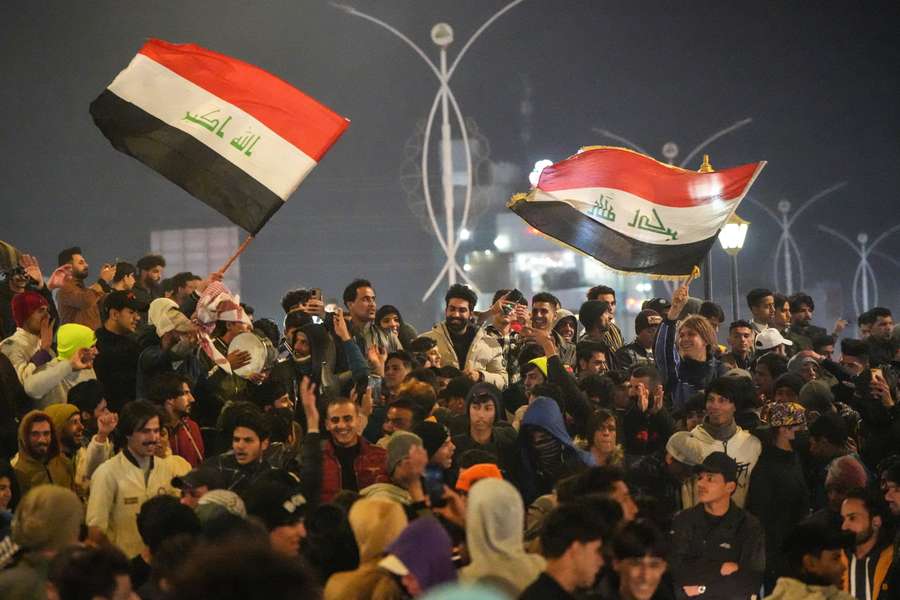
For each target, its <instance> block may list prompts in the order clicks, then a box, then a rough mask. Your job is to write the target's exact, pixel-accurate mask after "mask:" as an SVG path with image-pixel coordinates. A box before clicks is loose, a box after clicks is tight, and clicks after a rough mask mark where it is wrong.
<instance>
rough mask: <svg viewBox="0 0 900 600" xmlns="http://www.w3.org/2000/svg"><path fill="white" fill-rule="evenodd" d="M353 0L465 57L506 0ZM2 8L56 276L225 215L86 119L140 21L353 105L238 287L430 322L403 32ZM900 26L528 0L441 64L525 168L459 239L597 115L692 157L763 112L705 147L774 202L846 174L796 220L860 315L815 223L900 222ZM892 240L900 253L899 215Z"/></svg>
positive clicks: (485, 232)
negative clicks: (367, 303) (67, 266)
mask: <svg viewBox="0 0 900 600" xmlns="http://www.w3.org/2000/svg"><path fill="white" fill-rule="evenodd" d="M347 3H348V4H352V5H353V6H355V7H356V8H358V9H359V10H363V11H365V12H367V13H369V14H372V15H373V16H376V17H378V18H381V19H384V20H385V21H387V22H389V23H391V24H392V25H394V26H395V27H397V28H398V29H399V30H400V31H402V32H404V33H406V34H408V35H409V36H410V37H411V38H412V39H413V40H414V41H415V42H416V43H418V44H420V45H421V46H422V47H423V48H424V49H425V51H426V52H427V53H429V56H430V57H431V58H432V59H435V60H436V59H437V48H436V47H435V46H434V45H433V44H432V42H431V41H430V38H429V31H430V28H431V25H432V24H434V23H436V22H438V21H446V22H448V23H450V24H451V25H452V26H453V27H454V29H455V35H456V41H455V43H454V44H453V45H452V46H451V47H450V49H449V56H450V58H451V59H452V58H453V57H454V56H455V55H456V53H457V52H458V51H459V49H460V48H461V47H462V44H463V43H464V42H465V40H466V39H468V37H469V36H470V35H471V34H472V33H473V32H474V31H475V29H477V28H478V26H479V25H480V24H481V23H482V22H484V21H485V20H486V19H487V18H488V17H490V16H491V15H492V14H493V13H494V12H496V11H497V10H499V9H500V8H501V7H503V6H505V4H506V2H496V1H493V0H427V1H426V0H418V1H413V0H403V1H401V0H379V1H378V2H371V1H370V2H364V1H362V0H347ZM5 9H6V10H4V18H3V19H2V20H0V48H2V51H3V52H2V56H3V57H4V58H3V61H4V69H3V72H4V93H3V94H2V95H0V108H2V111H3V114H4V116H5V120H6V122H7V125H6V127H5V128H4V129H3V132H2V133H0V136H2V141H3V147H4V148H5V152H4V157H3V160H2V162H0V165H2V166H0V169H2V173H3V177H2V179H3V183H4V185H3V187H4V189H3V192H2V198H3V215H4V216H3V227H2V229H0V239H4V240H6V241H9V242H11V243H13V244H14V245H16V246H17V247H19V248H20V249H21V250H22V251H25V252H30V253H33V254H36V255H37V256H38V258H39V259H40V261H41V265H42V266H43V268H44V271H45V272H46V273H49V272H50V271H51V270H52V269H53V268H54V267H55V257H56V253H57V252H58V251H59V250H60V249H61V248H63V247H65V246H69V245H74V244H80V245H81V246H82V247H83V248H84V251H85V254H86V257H87V258H88V260H89V262H91V263H92V265H93V266H94V268H93V269H92V272H93V273H94V274H96V273H97V272H98V267H99V265H100V264H101V263H102V262H105V261H111V260H112V259H113V258H114V257H116V256H118V257H132V258H133V259H137V258H138V257H139V256H140V255H141V254H143V253H144V252H145V251H146V250H147V249H148V248H149V244H150V231H151V230H154V229H167V228H179V227H208V226H223V225H228V222H227V221H226V220H225V219H224V218H223V217H221V216H220V215H218V214H217V213H215V212H214V211H213V210H211V209H209V208H207V207H206V206H205V205H204V204H202V203H201V202H199V201H197V200H195V199H193V198H191V197H190V196H189V195H187V194H186V193H185V192H183V191H182V190H181V189H180V188H178V187H176V186H174V185H173V184H171V183H169V182H168V181H166V180H164V179H163V178H162V177H160V176H159V175H157V174H156V173H154V172H153V171H151V170H149V169H148V168H146V167H144V166H143V165H142V164H140V163H138V162H137V161H135V160H133V159H131V158H129V157H127V156H125V155H123V154H120V153H118V152H116V151H114V150H113V149H112V147H111V146H110V145H109V143H108V142H107V141H106V139H105V138H104V137H103V136H102V135H101V134H100V132H99V131H98V130H97V129H96V128H95V127H94V125H93V123H92V121H91V119H90V116H89V114H88V105H89V103H90V102H91V101H92V100H93V99H94V98H95V97H96V96H97V95H98V94H99V93H100V92H101V91H102V90H103V89H104V88H105V86H106V85H107V84H108V83H109V82H110V81H111V80H112V78H113V77H114V76H115V75H116V74H117V73H118V72H119V71H120V70H121V69H123V68H124V67H125V66H126V65H127V64H128V62H129V61H130V59H131V58H132V57H133V56H134V54H135V53H136V51H137V50H138V48H139V47H140V46H141V45H142V43H143V41H144V40H145V39H146V38H149V37H159V38H162V39H165V40H168V41H172V42H195V43H197V44H200V45H203V46H206V47H208V48H211V49H213V50H216V51H219V52H222V53H225V54H229V55H232V56H235V57H239V58H241V59H243V60H246V61H248V62H251V63H254V64H256V65H259V66H260V67H262V68H264V69H266V70H268V71H270V72H272V73H274V74H277V75H279V76H280V77H282V78H284V79H285V80H287V81H288V82H290V83H292V84H293V85H295V86H297V87H298V88H300V89H301V90H303V91H305V92H306V93H308V94H310V95H312V96H313V97H315V98H317V99H318V100H320V101H322V102H324V103H325V104H327V105H328V106H330V107H331V108H332V109H334V110H335V111H337V112H339V113H341V114H343V115H345V116H347V117H349V118H350V119H351V121H352V124H351V126H350V128H349V130H348V131H347V133H346V134H345V135H344V137H343V138H342V139H341V140H339V142H338V143H337V144H336V145H335V147H334V148H333V149H332V151H331V152H330V153H329V154H328V155H327V156H326V157H325V158H324V160H323V161H322V162H321V164H320V165H319V166H318V167H317V168H316V169H315V170H314V171H313V172H312V174H311V175H310V176H309V177H308V178H307V180H306V181H305V182H304V183H303V184H302V185H301V187H300V188H299V190H298V191H297V192H296V193H295V195H294V196H293V197H292V198H291V200H290V201H289V202H288V203H287V205H286V206H285V207H284V208H283V209H282V210H281V211H280V212H279V213H278V214H276V215H275V217H274V218H273V219H272V220H271V221H270V223H269V225H267V226H266V228H265V229H264V230H263V231H262V232H261V233H260V235H259V236H258V237H257V239H256V240H255V241H254V242H253V244H252V245H251V247H250V249H249V250H248V251H247V253H246V254H245V255H244V257H243V258H242V265H241V269H242V278H243V284H242V287H243V297H244V299H245V300H246V301H247V302H249V303H250V304H252V305H254V306H256V307H257V308H258V309H259V313H260V314H261V315H268V316H272V317H276V318H277V319H278V320H279V321H280V317H281V314H280V309H278V308H277V302H278V300H279V298H280V296H281V294H282V292H283V291H284V290H285V289H288V288H289V287H295V286H297V285H309V286H317V287H321V288H323V289H324V290H325V291H326V294H327V295H329V296H336V295H339V294H340V291H341V290H342V289H343V286H344V285H345V284H346V283H347V282H348V281H349V280H350V279H352V278H353V277H355V276H366V277H368V278H369V279H371V280H372V281H373V283H374V284H375V286H376V289H377V291H378V294H379V301H380V303H391V304H395V305H397V306H398V307H399V308H400V309H401V311H402V312H403V313H404V315H405V316H406V318H407V320H410V321H412V322H413V324H415V325H417V326H418V327H419V328H420V329H421V328H424V327H425V326H430V320H431V318H432V317H433V316H434V309H435V305H433V304H432V305H428V306H422V305H421V304H420V302H419V300H420V298H421V294H422V292H423V291H424V289H425V288H426V287H427V286H428V284H429V283H430V282H431V280H432V279H433V277H434V274H435V273H436V268H437V267H438V266H439V256H438V254H437V250H438V248H437V244H436V242H434V241H433V239H432V238H431V237H430V235H429V234H428V233H427V232H425V230H424V229H422V227H421V226H420V225H419V222H418V220H417V219H416V217H415V216H414V215H413V214H412V212H411V211H410V209H409V207H408V206H407V199H406V197H405V196H404V194H403V192H402V190H401V186H400V175H401V163H402V162H403V157H404V145H405V144H406V143H407V142H408V140H410V139H411V137H412V136H413V135H414V134H415V131H416V124H417V122H420V121H421V120H423V119H424V118H425V117H426V116H427V111H428V109H429V107H430V105H431V101H432V99H433V97H434V94H435V91H436V89H437V82H436V80H435V78H434V77H433V75H432V74H431V73H430V72H429V71H428V70H427V68H426V66H425V64H424V63H423V62H422V61H421V59H420V58H419V57H417V56H415V55H414V54H413V52H411V51H410V49H409V48H408V47H406V46H405V45H404V44H402V43H401V42H400V40H399V39H397V38H395V37H394V36H392V35H390V34H389V33H388V32H386V31H385V30H383V29H380V28H378V27H376V26H375V25H373V24H372V23H369V22H366V21H364V20H362V19H360V18H357V17H353V16H350V15H348V14H346V13H345V12H342V11H340V10H338V9H336V8H334V7H332V6H331V5H329V4H328V3H326V2H319V1H315V2H312V1H299V0H294V1H287V0H282V1H275V0H267V1H264V2H236V1H216V2H212V1H191V0H182V1H179V2H163V1H159V2H147V3H136V2H104V1H99V0H94V1H92V2H59V1H57V2H8V3H6V4H5ZM898 31H900V4H898V3H897V2H868V3H864V4H862V5H861V4H856V3H846V2H841V3H838V2H816V3H808V2H807V3H800V2H769V3H730V2H700V1H695V2H679V3H672V2H646V1H645V2H605V1H604V2H600V1H589V0H577V1H576V0H571V1H570V0H554V1H552V2H551V1H550V0H525V2H523V3H522V4H521V5H519V6H517V7H516V8H514V9H512V10H511V11H510V12H509V13H507V14H506V15H504V16H503V17H501V18H500V19H499V20H498V21H497V22H496V23H495V24H494V25H493V26H492V27H491V28H490V29H488V30H487V31H486V32H485V33H484V35H483V36H482V37H481V38H480V39H479V40H478V41H477V42H476V43H475V44H474V45H473V46H472V47H471V48H470V49H469V51H468V53H467V55H466V56H465V58H464V59H463V60H462V62H461V64H460V67H459V69H458V71H457V72H456V74H455V75H454V77H453V79H452V82H451V86H452V88H453V91H454V93H455V94H456V97H457V99H458V100H459V102H460V105H461V107H462V111H463V113H464V114H465V115H466V117H468V118H471V119H474V121H475V122H476V123H477V124H478V128H479V129H480V131H481V133H482V134H483V135H484V137H485V138H486V139H487V141H488V142H489V146H490V156H489V158H490V159H491V160H493V161H498V162H506V163H512V164H514V165H516V166H517V167H519V168H520V169H521V174H520V182H519V183H518V184H517V185H514V186H512V187H511V188H510V189H508V190H503V191H502V193H498V194H497V197H496V198H493V199H492V203H491V208H490V210H489V212H488V213H486V214H485V216H483V217H482V218H481V219H480V221H479V222H478V223H477V224H476V226H475V232H474V234H475V235H474V240H473V244H475V245H473V246H469V248H472V249H474V248H477V247H478V245H479V244H480V245H481V246H482V247H488V245H489V243H490V240H492V239H493V235H494V234H493V227H494V225H493V224H494V219H493V215H494V214H496V213H498V212H502V211H505V210H506V209H505V207H504V206H505V202H506V200H507V199H508V196H509V195H510V194H511V193H513V192H516V191H524V190H526V189H527V187H528V181H527V177H526V175H527V173H528V171H530V170H531V166H532V165H533V163H534V161H535V160H538V159H541V158H549V159H552V160H560V159H562V158H565V157H566V156H568V155H570V154H572V153H574V152H575V151H576V150H577V149H578V147H580V146H583V145H589V144H609V143H613V142H612V140H609V139H608V138H604V137H603V136H601V135H599V134H597V133H595V132H594V131H593V129H594V128H605V129H608V130H611V131H614V132H616V133H617V134H619V135H622V136H625V137H627V138H629V139H630V140H632V141H633V142H635V143H637V144H639V145H640V146H642V147H643V148H645V149H647V150H648V151H649V152H651V153H652V154H654V155H655V156H656V157H658V158H659V157H661V156H660V148H661V147H662V145H663V144H664V143H665V142H667V141H670V140H672V141H675V142H677V143H678V145H679V146H680V148H681V151H682V156H684V155H685V154H686V153H687V152H688V151H689V149H690V148H692V147H693V146H695V145H696V144H698V143H699V142H701V141H702V140H703V139H704V138H706V137H707V136H709V135H711V134H712V133H713V132H715V131H716V130H718V129H721V128H723V127H726V126H728V125H730V124H731V123H734V122H736V121H738V120H740V119H744V118H748V117H749V118H752V119H753V122H752V123H751V124H750V125H748V126H746V127H743V128H742V129H740V130H738V131H736V132H734V133H733V134H730V135H728V136H725V137H723V138H721V139H720V140H718V141H717V142H715V143H713V144H712V145H710V146H709V147H708V149H707V151H708V153H709V154H710V155H711V160H712V163H713V166H715V167H720V168H724V167H727V166H733V165H737V164H743V163H748V162H753V161H756V160H767V161H769V164H768V166H767V168H766V169H765V171H764V172H763V173H762V175H761V177H760V179H759V180H758V181H757V183H756V184H755V186H754V188H753V190H752V191H751V197H753V198H754V199H755V200H758V201H759V202H762V203H763V204H766V205H768V206H770V207H772V208H773V209H774V207H775V205H776V203H777V202H778V200H780V199H782V198H786V199H789V200H791V201H793V202H795V203H797V202H801V201H803V200H805V199H806V198H808V197H810V196H812V195H813V194H815V193H816V192H818V191H820V190H821V189H823V188H826V187H828V186H830V185H832V184H834V183H837V182H840V181H846V182H847V186H846V187H845V188H843V189H842V190H840V191H839V192H837V193H835V194H833V195H831V196H828V197H827V198H825V199H823V200H822V201H821V202H819V203H818V204H817V205H816V206H815V208H813V209H812V210H810V211H808V212H807V213H806V214H805V215H804V216H803V217H802V218H801V219H800V222H799V223H798V227H797V229H796V230H795V235H796V239H797V242H798V244H799V247H800V250H801V252H802V253H803V256H804V260H805V262H806V267H807V268H806V279H807V283H808V285H807V287H809V288H813V287H815V288H816V289H817V290H819V293H820V294H822V293H824V292H823V290H836V291H837V293H834V294H833V295H832V296H833V297H830V298H829V299H828V301H827V303H828V308H827V309H826V311H825V312H827V313H828V314H829V315H831V316H834V315H837V314H840V315H843V316H854V315H851V314H850V313H851V311H850V310H849V309H848V306H850V291H849V286H850V282H851V279H852V273H853V269H854V268H855V266H856V263H857V260H858V259H857V258H856V257H855V256H854V255H853V254H852V253H851V252H850V251H849V249H847V248H844V247H841V245H840V242H837V241H835V240H833V239H831V238H829V237H826V236H825V235H824V234H822V233H820V232H819V231H818V230H817V229H816V225H818V224H825V225H828V226H830V227H832V228H834V229H837V230H838V231H840V232H842V233H844V234H845V235H847V236H848V237H851V238H855V237H856V235H857V233H859V232H861V231H866V232H868V233H869V235H870V238H874V237H875V236H877V235H878V234H879V233H881V232H883V231H885V230H886V229H887V228H889V227H891V226H893V225H896V224H897V223H900V219H898V210H897V208H896V206H897V202H896V198H897V190H898V189H900V143H898V140H900V109H898V106H900V102H898V101H900V35H898V34H897V32H898ZM523 108H524V109H525V110H523ZM699 162H700V160H699V157H698V159H697V160H694V161H692V163H693V164H691V165H689V166H690V168H697V167H698V166H699ZM436 176H437V173H436V172H435V177H436ZM738 212H739V213H740V214H741V215H742V216H744V217H745V218H747V219H749V220H750V221H752V222H753V224H752V225H751V230H750V236H749V238H748V241H747V243H746V245H745V249H744V251H743V253H742V254H741V256H740V260H741V265H742V269H741V272H742V275H741V286H742V289H744V290H746V289H749V288H750V287H755V286H761V285H768V284H771V282H772V278H773V274H772V266H771V265H772V260H771V257H772V253H773V251H774V245H775V243H776V241H777V235H778V234H777V231H776V229H775V228H774V226H773V224H772V223H771V222H770V221H769V219H768V217H766V216H765V215H764V214H763V213H762V212H761V211H760V210H759V209H757V208H756V207H753V206H751V205H750V204H749V203H745V204H744V205H742V207H741V208H740V209H739V211H738ZM879 250H881V251H883V252H885V253H886V254H888V255H889V256H893V257H900V233H898V234H897V235H895V236H893V237H891V238H888V239H886V240H885V241H884V242H883V243H882V244H881V246H879ZM713 252H714V268H713V272H714V280H715V282H716V300H717V301H719V302H720V303H722V304H723V305H725V306H726V308H727V307H728V306H729V302H730V300H729V296H728V293H729V292H728V289H729V288H728V281H727V276H726V274H727V262H726V257H725V255H724V254H723V253H722V252H721V251H720V250H719V249H718V248H715V249H714V250H713ZM872 265H873V268H874V269H875V273H876V275H877V276H878V278H879V283H880V286H881V289H880V291H881V304H885V305H888V306H891V305H893V306H894V307H895V308H898V309H900V303H898V302H897V299H898V289H900V286H898V285H897V283H896V282H897V281H898V279H900V277H898V275H900V266H898V265H895V264H892V263H891V262H889V261H888V260H887V259H884V258H881V257H877V256H876V257H875V258H873V262H872ZM820 297H821V296H820ZM821 300H822V301H823V303H824V302H825V298H821Z"/></svg>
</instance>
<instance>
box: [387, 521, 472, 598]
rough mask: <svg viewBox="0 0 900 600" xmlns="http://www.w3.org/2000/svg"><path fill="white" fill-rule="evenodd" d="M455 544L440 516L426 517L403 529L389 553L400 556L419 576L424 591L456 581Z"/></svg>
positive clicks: (409, 568)
mask: <svg viewBox="0 0 900 600" xmlns="http://www.w3.org/2000/svg"><path fill="white" fill-rule="evenodd" d="M452 545H453V542H452V541H451V540H450V536H449V535H448V534H447V531H446V530H445V529H444V528H443V527H441V525H440V524H439V523H438V522H437V519H431V518H427V517H422V518H419V519H416V520H415V521H413V522H412V523H410V524H409V526H408V527H407V528H406V529H404V530H403V533H401V534H400V537H398V538H397V539H396V540H394V543H393V544H391V545H390V546H389V547H388V553H389V554H390V555H392V556H396V557H397V558H398V559H399V560H400V562H401V563H403V567H405V568H406V570H408V572H410V573H412V574H413V575H415V576H416V579H417V580H418V581H419V585H420V586H421V588H422V591H428V590H430V589H431V588H433V587H436V586H438V585H440V584H442V583H447V582H450V581H456V568H455V567H454V566H453V557H452Z"/></svg>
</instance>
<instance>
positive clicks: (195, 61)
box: [140, 40, 349, 162]
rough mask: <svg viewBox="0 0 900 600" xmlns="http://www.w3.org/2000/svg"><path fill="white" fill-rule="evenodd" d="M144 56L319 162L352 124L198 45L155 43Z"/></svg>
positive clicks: (242, 64)
mask: <svg viewBox="0 0 900 600" xmlns="http://www.w3.org/2000/svg"><path fill="white" fill-rule="evenodd" d="M140 53H141V54H143V55H145V56H147V57H148V58H151V59H152V60H154V61H156V62H158V63H159V64H161V65H163V66H164V67H166V68H167V69H169V70H171V71H173V72H175V73H177V74H178V75H180V76H181V77H184V78H185V79H187V80H189V81H191V82H192V83H194V84H196V85H198V86H200V87H202V88H203V89H205V90H206V91H208V92H209V93H211V94H214V95H216V96H218V97H219V98H221V99H222V100H225V101H226V102H228V103H230V104H233V105H234V106H237V107H238V108H240V109H241V110H243V111H245V112H247V113H248V114H250V115H253V117H255V118H256V119H258V120H259V121H260V122H262V123H264V124H265V125H266V126H267V127H268V128H269V129H271V130H272V131H274V132H275V133H277V134H278V135H279V136H281V137H282V138H284V139H285V140H287V141H288V142H290V143H291V144H293V145H294V146H296V147H297V148H299V149H300V150H301V151H302V152H303V153H304V154H306V155H307V156H309V157H310V158H312V159H313V160H315V161H316V162H318V161H319V159H320V158H322V155H324V154H325V153H326V152H327V151H328V149H329V148H330V147H331V146H332V144H334V142H335V141H337V139H338V138H339V137H340V135H341V134H342V133H343V132H344V130H345V129H346V128H347V126H348V125H349V121H348V120H347V119H345V118H344V117H342V116H341V115H339V114H337V113H336V112H334V111H332V110H331V109H329V108H328V107H327V106H325V105H323V104H320V103H319V102H317V101H316V100H314V99H312V98H310V97H309V96H307V95H306V94H304V93H303V92H301V91H300V90H298V89H297V88H295V87H293V86H292V85H290V84H288V83H287V82H285V81H283V80H281V79H279V78H278V77H276V76H274V75H272V74H271V73H268V72H266V71H264V70H262V69H260V68H259V67H256V66H253V65H251V64H248V63H245V62H243V61H241V60H238V59H236V58H232V57H230V56H225V55H224V54H219V53H218V52H212V51H211V50H207V49H206V48H201V47H200V46H197V45H196V44H170V43H169V42H165V41H162V40H150V41H148V42H147V43H146V44H145V45H144V47H143V48H141V49H140Z"/></svg>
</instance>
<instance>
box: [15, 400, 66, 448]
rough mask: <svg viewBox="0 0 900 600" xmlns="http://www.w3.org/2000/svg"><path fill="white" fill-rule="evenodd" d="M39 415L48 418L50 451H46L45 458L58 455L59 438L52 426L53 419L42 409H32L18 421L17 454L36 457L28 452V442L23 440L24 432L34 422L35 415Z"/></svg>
mask: <svg viewBox="0 0 900 600" xmlns="http://www.w3.org/2000/svg"><path fill="white" fill-rule="evenodd" d="M41 416H43V417H46V418H48V419H50V451H49V452H48V453H47V458H48V459H52V458H56V457H57V456H59V440H58V439H57V437H56V427H54V426H53V419H52V418H51V417H50V415H48V414H47V413H45V412H44V411H41V410H33V411H31V412H29V413H27V414H26V415H25V416H24V417H22V422H21V423H19V454H21V455H22V456H24V457H27V458H29V459H30V460H37V459H36V458H35V457H33V456H32V455H31V453H30V452H28V444H27V442H26V441H25V434H26V432H27V431H29V430H30V429H31V424H32V423H33V422H34V420H35V419H36V418H37V417H41Z"/></svg>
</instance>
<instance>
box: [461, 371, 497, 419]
mask: <svg viewBox="0 0 900 600" xmlns="http://www.w3.org/2000/svg"><path fill="white" fill-rule="evenodd" d="M483 394H488V395H489V396H490V397H491V398H492V399H493V400H494V423H498V422H500V421H501V420H502V417H503V394H502V393H501V392H500V390H499V389H498V388H497V386H496V385H494V384H493V383H487V382H484V381H482V382H479V383H476V384H475V385H473V386H472V387H471V388H470V389H469V393H468V394H466V413H465V416H466V421H467V422H468V419H469V406H471V404H472V400H473V399H474V398H477V397H478V396H480V395H483Z"/></svg>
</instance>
